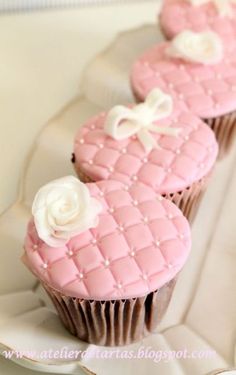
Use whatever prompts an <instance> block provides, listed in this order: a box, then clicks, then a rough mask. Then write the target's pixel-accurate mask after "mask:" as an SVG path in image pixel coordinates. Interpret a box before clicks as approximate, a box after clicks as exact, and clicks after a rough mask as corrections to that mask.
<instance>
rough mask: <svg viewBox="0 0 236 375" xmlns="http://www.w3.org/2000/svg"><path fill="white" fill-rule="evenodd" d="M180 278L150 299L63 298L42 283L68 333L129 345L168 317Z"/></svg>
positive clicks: (98, 341) (90, 340)
mask: <svg viewBox="0 0 236 375" xmlns="http://www.w3.org/2000/svg"><path fill="white" fill-rule="evenodd" d="M176 279H177V277H175V278H174V279H172V280H171V281H169V282H168V283H167V284H165V285H164V286H163V287H161V288H160V289H158V290H156V291H154V292H152V293H149V294H148V295H147V296H144V297H139V298H132V299H125V300H115V301H94V300H91V301H90V300H84V299H79V298H75V297H69V296H65V295H63V294H62V293H61V292H58V291H56V290H55V289H52V288H51V287H49V286H48V285H46V284H45V283H42V285H43V287H44V289H45V290H46V292H47V293H48V295H49V297H50V298H51V300H52V302H53V304H54V306H55V308H56V310H57V312H58V315H59V317H60V318H61V320H62V322H63V324H64V326H65V327H66V328H67V329H68V330H69V332H70V333H71V334H72V335H74V336H76V337H78V338H79V339H80V340H83V341H86V342H88V343H91V344H96V345H104V346H118V345H127V344H131V343H132V342H136V341H138V340H140V339H142V337H144V336H146V335H148V333H150V332H153V331H154V330H155V328H156V326H157V324H158V323H159V322H160V320H161V319H162V317H163V315H164V314H165V312H166V310H167V307H168V305H169V301H170V299H171V296H172V293H173V290H174V286H175V283H176Z"/></svg>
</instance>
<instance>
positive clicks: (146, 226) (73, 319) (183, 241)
mask: <svg viewBox="0 0 236 375" xmlns="http://www.w3.org/2000/svg"><path fill="white" fill-rule="evenodd" d="M185 3H187V5H188V6H189V7H191V8H193V9H197V10H198V11H199V8H200V5H195V2H190V4H188V3H189V1H187V0H186V1H185V0H180V1H176V0H173V1H171V0H170V1H166V3H164V7H163V11H162V15H161V24H162V29H163V30H165V25H166V27H167V25H169V23H168V22H167V21H166V20H168V19H169V18H168V17H169V16H168V14H169V10H168V9H172V8H171V7H172V6H174V8H175V9H177V8H176V7H180V8H179V9H180V10H181V7H182V6H184V7H185V6H186V4H185ZM206 3H207V4H206V5H205V4H203V6H202V8H203V10H204V9H205V8H206V9H208V6H209V4H208V3H209V2H206ZM227 3H228V5H229V9H230V15H229V14H228V13H227V15H225V14H223V15H222V14H221V12H222V9H218V7H217V6H216V4H215V2H214V4H210V5H212V6H213V9H214V15H215V16H216V19H217V16H218V12H220V16H219V17H220V18H221V17H224V18H226V19H227V20H228V18H229V19H230V20H231V17H232V14H231V11H232V10H233V8H232V9H231V2H230V1H229V2H227ZM209 7H210V6H209ZM214 7H215V8H216V9H215V8H214ZM210 8H211V7H210ZM227 9H228V8H227ZM229 9H228V10H229ZM180 13H181V14H182V12H181V11H179V12H178V16H176V17H175V18H174V20H173V21H175V22H176V21H177V22H178V24H179V22H180V21H181V17H180ZM211 14H212V16H213V12H211ZM170 18H171V17H170ZM170 24H171V22H170ZM215 31H216V29H212V30H209V29H207V28H206V31H205V30H204V31H202V30H200V32H199V30H197V32H196V31H195V30H194V29H193V30H185V28H183V30H178V32H177V33H176V35H172V36H173V40H172V41H169V42H163V43H161V44H158V45H156V46H154V47H153V48H152V49H151V50H149V51H147V52H146V53H145V54H144V55H143V56H141V57H140V58H139V59H138V60H137V61H136V62H135V63H134V65H133V68H132V71H131V86H132V89H133V92H134V96H135V98H136V99H137V101H138V103H136V104H135V103H133V104H127V105H126V106H123V105H117V106H115V107H113V108H111V109H110V110H109V111H108V112H106V113H100V114H98V115H97V116H95V117H93V118H91V119H88V121H87V122H86V123H85V124H84V125H83V126H82V127H81V128H80V129H79V130H78V133H77V134H76V135H75V141H74V149H73V156H72V162H73V163H74V167H75V171H76V173H77V176H78V178H76V177H74V176H67V177H64V178H61V179H58V180H55V181H52V182H51V183H49V184H47V185H45V186H43V187H42V188H41V189H40V190H39V191H38V193H37V194H36V196H35V199H34V202H33V206H32V218H31V220H30V222H29V225H28V229H27V235H26V239H25V244H24V248H25V252H24V255H23V261H24V263H25V265H26V266H27V267H28V268H29V269H30V271H31V272H33V273H34V275H35V276H36V278H38V279H39V281H40V282H41V284H42V285H43V287H44V289H45V290H46V292H47V293H48V295H49V296H50V298H51V299H52V301H53V303H54V305H55V307H56V309H57V311H58V314H59V316H60V318H61V320H62V323H63V324H64V326H65V327H66V328H67V329H68V330H69V332H71V333H72V334H73V335H74V336H76V337H78V338H79V339H81V340H83V341H86V342H89V343H93V344H97V345H109V346H114V345H125V344H129V343H132V342H135V341H138V340H140V339H141V338H142V337H143V336H145V335H147V334H148V333H150V332H153V331H154V330H155V328H156V326H157V324H158V323H159V322H160V320H161V319H162V317H163V315H164V313H165V311H166V309H167V307H168V304H169V301H170V298H171V295H172V292H173V289H174V286H175V283H176V280H177V278H178V274H179V272H180V271H181V269H182V268H183V266H184V264H185V263H186V260H187V258H188V256H189V254H190V250H191V230H190V223H191V222H192V221H193V219H194V216H195V214H196V212H197V207H198V204H199V202H200V199H201V197H202V195H203V192H204V190H205V189H206V187H207V183H208V180H209V178H210V175H211V173H212V170H213V167H214V164H215V161H216V159H217V155H218V152H219V150H220V154H221V155H223V154H224V153H225V152H226V151H227V150H228V149H229V146H230V143H231V139H232V135H233V131H234V127H235V122H234V103H235V105H236V90H234V82H233V81H234V71H235V72H236V70H235V69H236V67H234V63H233V51H234V43H233V42H232V43H229V44H227V43H225V40H224V35H223V34H220V33H216V32H215ZM167 34H168V35H170V33H168V32H167ZM226 67H227V68H226ZM235 83H236V75H235ZM229 88H230V89H229ZM216 138H217V140H218V142H219V146H218V143H217V140H216Z"/></svg>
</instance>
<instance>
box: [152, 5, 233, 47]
mask: <svg viewBox="0 0 236 375" xmlns="http://www.w3.org/2000/svg"><path fill="white" fill-rule="evenodd" d="M159 23H160V27H161V29H162V31H163V33H164V35H165V37H166V38H167V39H172V38H174V37H175V36H176V35H177V34H179V33H180V32H181V31H184V30H192V31H195V32H201V31H206V30H212V31H215V32H216V33H217V34H219V35H220V36H221V37H222V38H223V39H224V40H225V41H227V46H229V45H232V44H234V41H235V38H236V3H235V2H234V1H231V0H223V1H222V0H220V1H219V0H164V2H163V7H162V10H161V13H160V17H159Z"/></svg>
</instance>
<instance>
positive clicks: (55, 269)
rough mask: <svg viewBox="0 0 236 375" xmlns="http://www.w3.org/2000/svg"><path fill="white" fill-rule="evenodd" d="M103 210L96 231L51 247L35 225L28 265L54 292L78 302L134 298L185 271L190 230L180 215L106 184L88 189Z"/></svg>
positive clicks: (144, 191) (151, 197)
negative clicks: (42, 238)
mask: <svg viewBox="0 0 236 375" xmlns="http://www.w3.org/2000/svg"><path fill="white" fill-rule="evenodd" d="M88 186H89V190H90V192H91V195H92V196H93V197H96V198H97V199H98V200H100V201H101V203H102V205H103V209H104V211H103V212H102V214H101V215H100V216H99V224H98V226H97V227H96V228H94V229H91V230H87V231H86V232H84V233H83V234H81V235H78V236H76V237H74V238H72V239H71V240H70V241H69V242H68V244H67V245H66V246H63V247H61V248H51V247H49V246H48V245H46V244H45V243H44V242H42V241H41V240H40V239H39V238H38V235H37V233H36V230H35V226H34V224H33V222H32V221H31V222H30V224H29V227H28V233H27V236H26V240H25V262H26V263H27V265H28V267H29V268H30V269H31V270H32V271H33V272H34V273H35V274H36V275H37V276H38V277H39V279H41V280H43V281H44V282H46V283H48V284H49V285H50V286H51V287H53V288H55V289H56V290H59V291H60V292H62V293H64V294H66V295H69V296H74V297H78V298H85V299H94V300H110V299H122V298H132V297H138V296H143V295H146V294H148V293H149V292H151V291H154V290H156V289H158V288H160V287H161V286H163V285H164V284H165V283H167V282H168V281H169V280H171V279H173V278H174V276H175V275H176V274H177V273H178V272H179V271H180V270H181V268H182V267H183V265H184V263H185V261H186V259H187V257H188V254H189V252H190V246H191V238H190V228H189V224H188V222H187V220H186V219H185V218H184V217H183V214H182V213H181V211H180V210H179V209H178V208H177V207H176V206H175V205H174V204H173V203H171V202H170V201H168V200H165V199H163V198H162V197H159V196H157V195H156V194H155V193H154V191H153V190H151V189H149V188H147V187H145V186H143V185H141V184H134V185H133V186H132V187H131V188H130V189H128V190H127V189H126V188H125V187H124V185H123V184H121V183H119V182H114V181H103V182H99V183H92V184H89V185H88Z"/></svg>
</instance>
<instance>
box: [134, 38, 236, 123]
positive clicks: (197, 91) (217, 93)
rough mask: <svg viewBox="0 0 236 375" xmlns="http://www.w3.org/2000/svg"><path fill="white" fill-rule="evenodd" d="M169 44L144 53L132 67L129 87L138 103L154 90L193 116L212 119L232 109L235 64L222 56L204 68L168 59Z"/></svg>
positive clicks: (235, 104) (235, 103) (235, 96)
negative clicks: (176, 101) (184, 106)
mask: <svg viewBox="0 0 236 375" xmlns="http://www.w3.org/2000/svg"><path fill="white" fill-rule="evenodd" d="M169 45H170V43H169V42H164V43H161V44H159V45H156V46H154V47H153V48H152V49H149V50H148V51H147V52H145V53H144V54H143V55H142V56H141V57H140V58H139V59H138V60H136V62H135V63H134V65H133V67H132V72H131V84H132V87H133V90H134V93H135V94H136V96H138V98H139V99H140V100H143V99H144V98H145V97H146V95H147V94H148V93H149V92H150V91H151V90H152V89H153V88H155V87H159V88H160V89H162V90H163V91H165V92H167V93H169V94H171V95H172V96H173V97H174V98H176V99H178V100H181V101H183V102H184V103H185V105H186V107H187V108H188V109H189V110H190V111H191V112H193V113H195V114H196V115H197V116H199V117H201V118H203V119H208V118H215V117H218V116H221V115H225V114H227V113H230V112H233V111H235V109H236V64H235V62H234V58H233V56H231V57H229V56H228V55H226V56H225V57H224V59H223V61H222V62H221V63H219V64H215V65H211V66H209V65H208V66H206V65H203V64H194V63H190V62H185V61H183V60H180V59H176V58H172V57H168V56H167V54H166V49H167V48H168V47H169Z"/></svg>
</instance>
